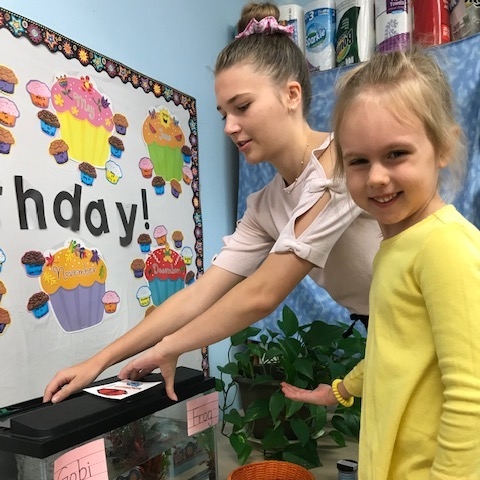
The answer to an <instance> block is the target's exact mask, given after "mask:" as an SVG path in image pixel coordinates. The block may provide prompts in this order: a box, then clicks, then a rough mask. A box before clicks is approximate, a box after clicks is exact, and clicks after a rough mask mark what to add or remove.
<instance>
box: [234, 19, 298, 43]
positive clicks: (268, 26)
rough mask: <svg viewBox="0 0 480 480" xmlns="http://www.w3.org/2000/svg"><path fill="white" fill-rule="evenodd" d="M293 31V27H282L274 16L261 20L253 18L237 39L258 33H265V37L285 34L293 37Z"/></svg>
mask: <svg viewBox="0 0 480 480" xmlns="http://www.w3.org/2000/svg"><path fill="white" fill-rule="evenodd" d="M293 30H294V28H293V25H287V26H284V25H280V24H279V23H278V22H277V19H276V18H275V17H272V16H269V17H264V18H262V19H261V20H257V19H255V18H252V19H251V20H250V21H249V22H248V25H247V26H246V27H245V29H244V30H243V32H240V33H239V34H238V35H236V36H235V38H242V37H248V36H249V35H254V34H258V33H263V34H265V35H272V34H275V33H285V34H287V35H288V36H292V34H293Z"/></svg>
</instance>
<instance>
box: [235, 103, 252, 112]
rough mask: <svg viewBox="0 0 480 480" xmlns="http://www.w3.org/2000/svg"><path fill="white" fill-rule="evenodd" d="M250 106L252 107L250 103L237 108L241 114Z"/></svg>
mask: <svg viewBox="0 0 480 480" xmlns="http://www.w3.org/2000/svg"><path fill="white" fill-rule="evenodd" d="M249 106H250V104H249V103H244V104H243V105H239V106H238V107H237V109H238V110H239V111H240V112H244V111H245V110H247V109H248V107H249Z"/></svg>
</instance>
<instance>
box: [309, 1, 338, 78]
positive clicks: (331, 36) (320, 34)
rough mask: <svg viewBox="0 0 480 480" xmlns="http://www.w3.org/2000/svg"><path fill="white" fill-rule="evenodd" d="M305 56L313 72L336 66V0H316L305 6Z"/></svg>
mask: <svg viewBox="0 0 480 480" xmlns="http://www.w3.org/2000/svg"><path fill="white" fill-rule="evenodd" d="M304 11H305V56H306V58H307V61H308V67H309V70H310V71H311V72H314V71H317V70H328V69H329V68H334V67H335V27H336V23H335V2H334V0H316V1H313V2H311V3H309V4H308V5H307V6H305V7H304Z"/></svg>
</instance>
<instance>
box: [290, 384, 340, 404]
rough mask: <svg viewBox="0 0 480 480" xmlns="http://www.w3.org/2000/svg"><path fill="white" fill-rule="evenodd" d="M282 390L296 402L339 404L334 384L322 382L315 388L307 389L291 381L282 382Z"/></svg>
mask: <svg viewBox="0 0 480 480" xmlns="http://www.w3.org/2000/svg"><path fill="white" fill-rule="evenodd" d="M281 386H282V392H283V394H284V395H285V396H286V397H287V398H289V399H290V400H295V401H296V402H304V403H312V404H314V405H324V406H330V405H337V404H338V401H337V399H336V398H335V395H334V394H333V391H332V386H331V385H328V384H326V383H321V384H320V385H318V387H317V388H316V389H315V390H306V389H304V388H298V387H295V386H293V385H291V384H289V383H286V382H282V383H281Z"/></svg>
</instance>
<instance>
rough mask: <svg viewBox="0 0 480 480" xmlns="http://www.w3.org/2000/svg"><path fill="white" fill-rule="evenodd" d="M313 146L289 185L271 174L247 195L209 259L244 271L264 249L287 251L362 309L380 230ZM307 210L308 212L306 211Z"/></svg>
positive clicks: (341, 298)
mask: <svg viewBox="0 0 480 480" xmlns="http://www.w3.org/2000/svg"><path fill="white" fill-rule="evenodd" d="M332 140H333V136H331V135H329V136H328V138H327V139H325V141H324V142H322V144H321V145H320V147H318V148H316V149H314V150H313V151H322V150H324V149H325V147H328V146H329V145H330V144H331V142H332ZM313 151H312V153H311V155H310V160H309V161H308V163H307V164H306V166H305V169H304V171H303V172H302V174H301V175H300V176H299V177H298V182H297V185H295V186H294V187H293V188H292V186H291V185H290V186H288V187H285V184H284V181H283V178H282V177H281V175H280V174H276V175H275V176H274V178H273V179H272V180H271V181H270V183H268V184H267V185H266V186H265V187H264V188H262V189H261V190H259V191H258V192H255V193H253V194H251V195H249V197H248V199H247V210H246V212H245V215H244V216H243V218H242V222H241V223H240V224H239V225H238V226H237V229H236V231H235V233H234V234H233V235H230V236H228V237H225V238H224V243H225V246H224V248H223V249H222V251H221V252H220V254H219V255H218V257H217V258H216V259H215V261H214V264H215V265H217V266H219V267H222V268H225V269H226V270H229V271H232V272H234V273H237V274H238V275H242V276H245V277H247V276H249V275H251V274H252V273H253V272H254V271H255V270H256V269H257V268H258V267H259V266H260V265H261V264H262V262H263V261H264V260H265V258H266V257H267V255H268V254H269V253H288V252H291V253H294V254H295V255H296V256H298V257H299V258H301V259H303V260H307V261H308V262H310V263H311V264H312V265H313V266H314V268H313V270H312V271H311V273H310V276H311V277H312V279H313V280H314V281H315V282H316V283H317V284H318V285H320V286H322V287H323V288H325V289H326V290H327V291H328V292H329V294H330V295H331V296H332V298H333V299H334V300H336V301H337V302H338V303H339V304H340V305H343V306H344V307H346V308H347V309H349V310H350V311H351V312H353V313H360V314H366V313H367V312H368V288H369V284H370V274H371V265H372V262H373V256H374V254H375V253H376V251H377V250H378V244H379V243H380V238H381V234H380V230H379V228H378V224H377V222H376V221H375V220H374V219H373V218H372V217H371V216H369V215H368V214H366V213H365V212H363V211H362V210H361V209H360V208H359V207H357V206H356V205H355V203H354V202H353V200H352V199H351V197H350V195H349V194H348V192H347V189H346V185H345V182H344V180H343V179H342V178H327V175H326V174H325V171H324V168H323V166H322V165H321V163H320V162H319V161H318V159H317V157H316V156H315V155H314V154H313ZM326 192H328V197H330V198H327V197H326V196H325V193H326ZM321 202H324V203H325V204H324V205H322V204H321ZM317 204H318V206H321V207H322V208H320V209H319V210H320V211H319V212H317V211H316V209H315V207H314V206H315V205H317ZM311 209H313V210H311ZM310 210H311V212H312V215H311V218H310V216H309V215H308V214H307V215H305V213H306V212H309V211H310ZM302 215H305V225H304V226H303V225H302V228H300V229H299V230H298V232H299V234H298V235H296V234H295V222H296V220H297V219H300V218H301V217H302ZM302 221H303V220H302ZM345 279H349V281H348V282H345Z"/></svg>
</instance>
